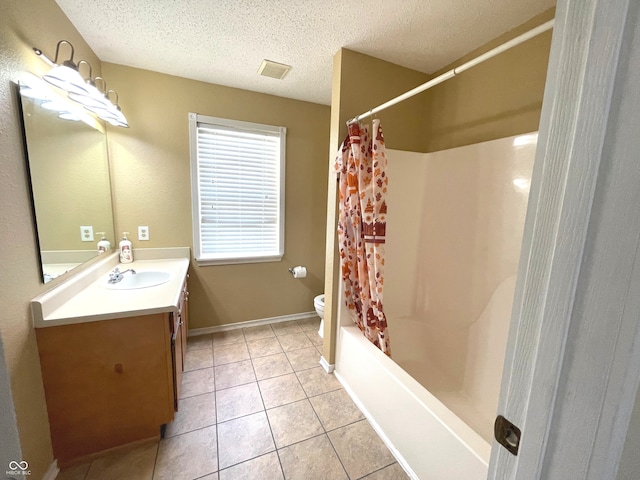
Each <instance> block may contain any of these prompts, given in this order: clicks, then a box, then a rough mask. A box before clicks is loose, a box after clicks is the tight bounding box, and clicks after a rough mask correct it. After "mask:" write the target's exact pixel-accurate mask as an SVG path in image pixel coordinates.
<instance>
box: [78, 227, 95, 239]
mask: <svg viewBox="0 0 640 480" xmlns="http://www.w3.org/2000/svg"><path fill="white" fill-rule="evenodd" d="M80 240H82V241H83V242H93V227H92V226H81V227H80Z"/></svg>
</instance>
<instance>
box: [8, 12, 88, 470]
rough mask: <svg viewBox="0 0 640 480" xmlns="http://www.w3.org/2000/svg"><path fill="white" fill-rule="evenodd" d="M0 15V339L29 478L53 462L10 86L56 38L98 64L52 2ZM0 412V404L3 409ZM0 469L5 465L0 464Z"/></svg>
mask: <svg viewBox="0 0 640 480" xmlns="http://www.w3.org/2000/svg"><path fill="white" fill-rule="evenodd" d="M1 11H2V13H1V14H0V49H1V50H0V131H2V135H0V164H2V173H1V174H0V204H1V205H2V208H0V225H2V227H1V228H0V246H1V248H0V264H2V268H1V269H0V303H1V304H2V313H1V314H0V315H1V317H0V338H1V340H2V343H3V346H4V355H5V360H6V364H7V369H8V372H9V377H10V380H11V389H12V393H13V401H14V405H15V411H16V412H15V413H16V417H17V426H18V431H19V434H20V443H21V446H22V455H23V458H24V460H26V461H27V462H28V463H29V468H30V469H31V472H32V478H34V479H37V478H41V477H42V475H43V474H44V472H45V471H46V469H47V468H48V466H49V464H50V463H51V462H52V461H53V454H52V450H51V441H50V436H49V422H48V419H47V411H46V405H45V400H44V392H43V387H42V378H41V375H40V363H39V359H38V350H37V346H36V340H35V334H34V330H33V327H32V324H31V315H30V312H29V301H30V300H31V298H33V297H34V296H36V295H38V294H40V293H41V292H43V291H44V290H45V289H46V288H49V286H47V287H46V288H45V286H44V285H43V284H42V283H41V280H40V278H41V277H40V275H41V274H40V271H39V266H38V252H37V250H36V244H35V239H34V229H33V223H32V219H31V202H30V199H29V191H28V184H27V176H26V167H25V162H24V155H23V145H22V137H21V129H20V123H19V114H18V104H17V93H16V92H15V91H14V90H13V88H11V85H10V82H11V81H16V80H18V79H19V78H20V75H21V74H22V73H23V72H31V73H36V74H42V73H44V72H45V70H46V65H45V64H44V63H43V62H42V61H41V60H40V59H39V58H37V57H36V55H35V54H34V53H33V51H32V49H31V48H32V47H33V46H38V47H39V48H41V49H42V50H43V51H44V52H45V53H46V54H47V55H49V56H51V57H52V56H53V54H54V52H55V45H56V43H57V42H58V40H61V39H66V40H69V41H71V42H72V43H73V45H74V46H75V48H76V59H78V58H83V59H86V60H88V61H89V63H91V65H92V67H93V71H94V73H95V72H99V71H100V64H99V62H98V60H97V58H96V57H95V55H94V54H93V52H91V51H90V50H89V48H88V47H87V45H86V43H85V42H84V41H83V40H82V38H81V37H80V35H79V34H78V33H77V31H76V30H75V29H74V28H73V26H72V25H71V24H70V23H69V21H68V20H67V18H66V17H65V16H64V15H63V13H62V12H61V10H60V9H59V8H58V6H57V5H56V3H55V2H54V1H53V0H32V1H29V2H24V1H17V0H15V1H14V0H10V1H7V0H3V2H2V9H1ZM3 407H4V405H3ZM0 468H5V467H4V466H1V467H0Z"/></svg>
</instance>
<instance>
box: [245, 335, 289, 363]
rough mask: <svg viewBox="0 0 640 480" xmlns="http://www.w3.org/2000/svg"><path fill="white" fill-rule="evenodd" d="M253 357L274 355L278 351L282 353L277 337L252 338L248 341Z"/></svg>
mask: <svg viewBox="0 0 640 480" xmlns="http://www.w3.org/2000/svg"><path fill="white" fill-rule="evenodd" d="M247 347H249V352H250V353H251V358H258V357H265V356H267V355H274V354H276V353H282V347H281V346H280V342H278V339H277V338H275V337H272V338H262V339H260V340H250V341H248V342H247Z"/></svg>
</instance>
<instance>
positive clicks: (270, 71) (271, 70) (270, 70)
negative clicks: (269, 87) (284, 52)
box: [258, 60, 291, 80]
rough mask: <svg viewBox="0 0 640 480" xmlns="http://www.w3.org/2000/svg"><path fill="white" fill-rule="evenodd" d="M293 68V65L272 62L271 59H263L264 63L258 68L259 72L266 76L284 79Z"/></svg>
mask: <svg viewBox="0 0 640 480" xmlns="http://www.w3.org/2000/svg"><path fill="white" fill-rule="evenodd" d="M289 70H291V65H285V64H284V63H278V62H272V61H271V60H263V61H262V65H260V68H259V69H258V73H259V74H260V75H263V76H265V77H271V78H277V79H278V80H282V79H283V78H284V77H286V76H287V73H289Z"/></svg>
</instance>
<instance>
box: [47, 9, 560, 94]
mask: <svg viewBox="0 0 640 480" xmlns="http://www.w3.org/2000/svg"><path fill="white" fill-rule="evenodd" d="M56 2H57V3H58V4H59V5H60V7H61V8H62V10H63V11H64V12H65V14H66V15H67V16H68V17H69V19H70V20H71V22H72V23H73V24H74V25H75V26H76V28H77V29H78V31H79V32H80V34H81V35H82V36H83V37H84V38H85V40H86V41H87V43H89V45H90V46H91V48H92V49H93V50H94V51H95V53H96V54H97V55H98V57H99V58H100V59H101V60H102V61H105V62H110V63H117V64H122V65H128V66H132V67H138V68H143V69H146V70H153V71H157V72H163V73H168V74H171V75H178V76H181V77H187V78H192V79H195V80H201V81H205V82H210V83H217V84H221V85H227V86H232V87H238V88H244V89H247V90H254V91H257V92H263V93H269V94H273V95H278V96H282V97H289V98H295V99H298V100H306V101H310V102H315V103H321V104H325V105H328V104H330V102H331V70H332V63H333V61H332V59H333V55H334V54H335V53H336V52H337V51H338V50H339V49H340V48H341V47H346V48H349V49H351V50H355V51H357V52H361V53H365V54H368V55H372V56H374V57H378V58H381V59H383V60H387V61H390V62H393V63H396V64H399V65H403V66H405V67H409V68H413V69H415V70H419V71H421V72H424V73H432V72H434V71H436V70H438V69H440V68H442V67H444V66H445V65H447V64H449V63H451V62H452V61H454V60H456V59H457V58H460V57H461V56H463V55H464V54H465V53H468V52H469V51H471V50H473V49H474V48H477V47H479V46H480V45H483V44H484V43H486V42H488V41H489V40H492V39H494V38H496V37H497V36H499V35H501V34H502V33H505V32H506V31H508V30H510V29H512V28H514V27H516V26H518V25H520V24H522V23H524V22H525V21H527V20H528V19H530V18H531V17H533V16H535V15H537V14H539V13H541V12H543V11H545V10H547V9H548V8H550V7H552V6H554V5H555V0H360V1H358V2H354V1H345V0H314V1H310V0H262V1H260V0H253V1H252V0H224V1H223V0H56ZM263 59H268V60H273V61H275V62H280V63H286V64H289V65H292V66H293V68H292V70H291V72H289V74H288V75H287V77H286V78H285V79H284V80H276V79H273V78H268V77H262V76H259V75H258V74H257V71H258V68H259V67H260V64H261V62H262V60H263Z"/></svg>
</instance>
